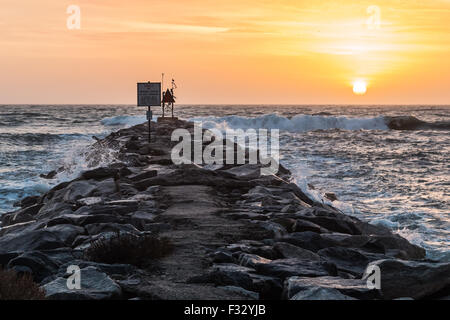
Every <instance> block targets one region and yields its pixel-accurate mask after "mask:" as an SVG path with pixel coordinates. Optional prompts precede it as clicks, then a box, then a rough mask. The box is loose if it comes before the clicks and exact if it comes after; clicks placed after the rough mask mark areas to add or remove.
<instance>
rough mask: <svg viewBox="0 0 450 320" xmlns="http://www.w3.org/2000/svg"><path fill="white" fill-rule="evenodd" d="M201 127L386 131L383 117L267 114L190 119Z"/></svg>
mask: <svg viewBox="0 0 450 320" xmlns="http://www.w3.org/2000/svg"><path fill="white" fill-rule="evenodd" d="M190 120H191V121H195V122H200V123H202V124H203V127H206V128H209V129H212V128H215V129H219V130H224V129H280V130H284V131H289V132H305V131H314V130H331V129H343V130H388V129H389V128H388V126H387V125H386V122H385V119H384V117H383V116H379V117H375V118H348V117H343V116H339V117H335V116H314V115H296V116H294V117H292V118H287V117H283V116H279V115H276V114H268V115H264V116H260V117H255V118H248V117H240V116H226V117H203V118H192V119H190Z"/></svg>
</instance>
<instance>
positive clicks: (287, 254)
mask: <svg viewBox="0 0 450 320" xmlns="http://www.w3.org/2000/svg"><path fill="white" fill-rule="evenodd" d="M274 249H275V250H276V251H277V252H278V253H279V254H280V255H281V256H282V257H283V258H286V259H289V258H294V259H303V260H309V261H319V260H320V256H319V255H318V254H316V253H314V252H312V251H309V250H306V249H303V248H300V247H297V246H294V245H292V244H290V243H287V242H278V243H276V244H275V245H274Z"/></svg>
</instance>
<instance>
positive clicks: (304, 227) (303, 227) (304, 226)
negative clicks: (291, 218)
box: [292, 219, 329, 233]
mask: <svg viewBox="0 0 450 320" xmlns="http://www.w3.org/2000/svg"><path fill="white" fill-rule="evenodd" d="M305 231H312V232H316V233H327V232H329V231H328V230H327V229H325V228H323V227H321V226H319V225H318V224H315V223H314V222H311V221H307V220H300V219H297V220H295V223H294V225H293V227H292V232H305Z"/></svg>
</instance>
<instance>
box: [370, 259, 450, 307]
mask: <svg viewBox="0 0 450 320" xmlns="http://www.w3.org/2000/svg"><path fill="white" fill-rule="evenodd" d="M369 266H377V267H379V268H380V273H381V292H382V294H383V298H384V299H395V298H401V297H411V298H414V299H420V298H426V297H428V296H431V295H433V294H436V293H437V292H439V291H441V290H444V289H449V287H450V263H428V262H417V261H402V260H392V259H385V260H378V261H374V262H372V263H370V264H369Z"/></svg>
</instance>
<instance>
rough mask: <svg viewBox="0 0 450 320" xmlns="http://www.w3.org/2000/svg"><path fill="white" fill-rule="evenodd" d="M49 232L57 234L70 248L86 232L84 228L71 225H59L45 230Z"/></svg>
mask: <svg viewBox="0 0 450 320" xmlns="http://www.w3.org/2000/svg"><path fill="white" fill-rule="evenodd" d="M45 230H46V231H48V232H51V233H54V234H57V235H58V237H59V239H60V240H61V241H62V242H63V243H64V244H65V245H66V246H70V245H71V244H72V242H73V240H75V238H76V237H77V236H78V235H82V234H84V233H85V232H86V231H85V230H84V228H82V227H78V226H74V225H71V224H58V225H54V226H51V227H48V228H46V229H45Z"/></svg>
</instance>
